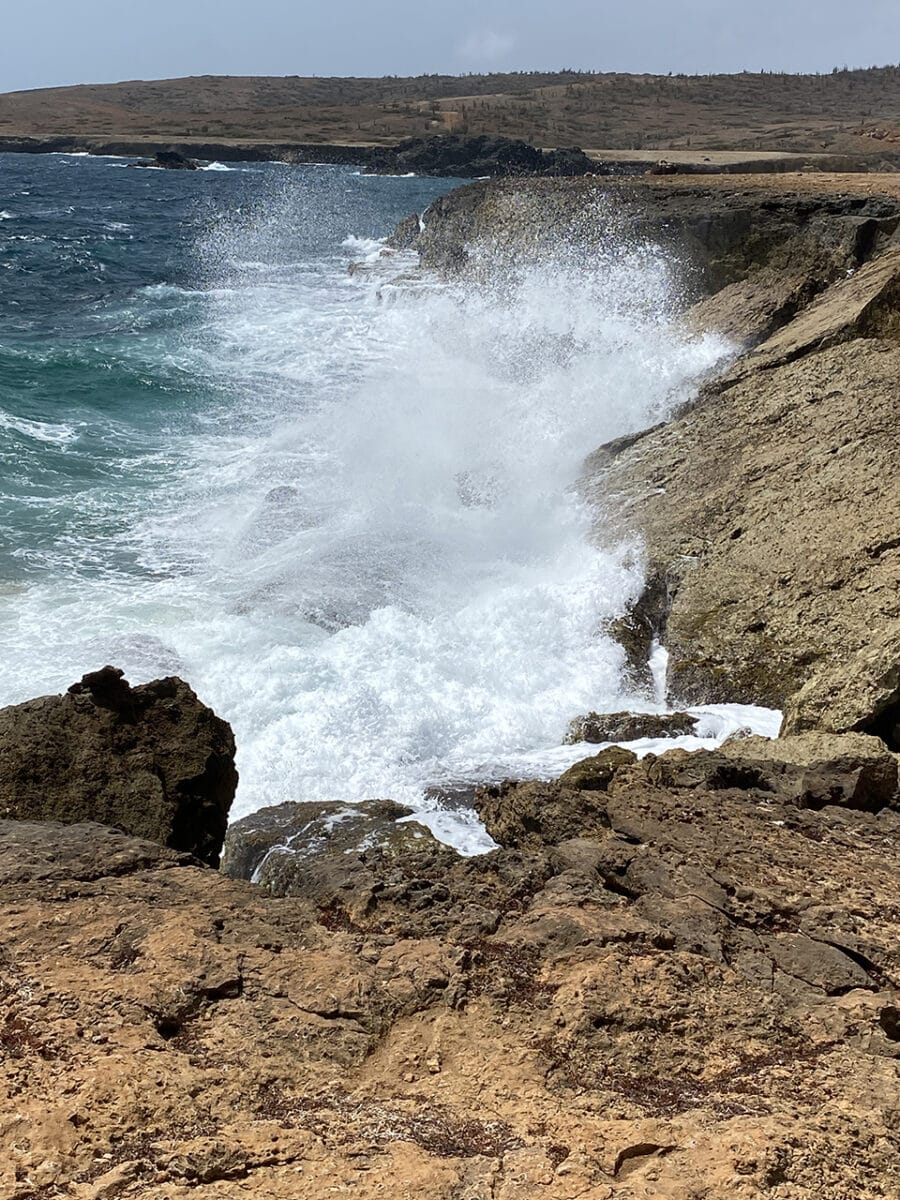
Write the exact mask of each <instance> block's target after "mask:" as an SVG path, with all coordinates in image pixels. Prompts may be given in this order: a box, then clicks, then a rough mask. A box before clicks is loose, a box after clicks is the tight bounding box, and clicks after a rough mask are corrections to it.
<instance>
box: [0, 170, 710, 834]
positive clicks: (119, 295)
mask: <svg viewBox="0 0 900 1200" xmlns="http://www.w3.org/2000/svg"><path fill="white" fill-rule="evenodd" d="M450 186H452V181H446V180H423V179H415V178H380V177H374V178H366V177H362V176H359V175H358V174H356V173H354V172H353V171H351V170H349V169H344V168H325V167H319V168H316V167H291V168H289V167H285V166H280V165H276V164H252V165H251V164H247V165H246V166H241V165H239V164H238V165H235V166H234V168H233V169H226V168H221V169H213V170H206V171H202V172H189V173H184V172H163V171H144V170H137V169H132V168H130V167H128V166H127V164H126V163H124V162H123V161H121V160H116V159H91V158H86V157H74V156H48V157H44V156H42V157H26V156H8V155H7V156H0V703H12V702H16V701H19V700H22V699H25V698H27V697H30V696H34V695H38V694H41V693H44V692H51V691H59V690H62V689H64V688H65V687H66V686H68V685H69V684H70V683H71V682H73V681H74V680H75V679H77V678H79V677H80V676H81V675H82V674H83V673H84V672H85V671H88V670H94V669H96V668H97V667H99V666H101V665H103V664H104V663H113V664H115V665H117V666H121V667H122V668H123V669H124V670H125V671H126V673H127V675H128V677H129V678H130V679H131V680H132V681H133V682H139V681H141V680H146V679H150V678H154V677H157V676H159V675H165V674H179V675H181V676H183V677H184V678H186V679H187V680H188V681H189V682H190V683H191V684H192V686H193V687H194V688H195V689H196V691H197V692H198V694H199V695H200V696H201V697H202V698H203V699H204V700H206V701H207V702H208V703H210V704H212V705H213V706H214V707H215V708H216V710H217V711H218V712H219V713H221V715H223V716H224V717H226V718H227V719H228V720H230V721H231V723H232V724H233V726H234V729H235V733H236V736H237V742H238V748H239V757H238V766H239V770H240V773H241V783H240V787H239V791H238V798H237V802H236V807H235V811H236V813H238V814H241V813H244V812H249V811H252V810H253V809H255V808H258V807H259V806H260V805H263V804H269V803H281V802H283V801H286V800H304V799H329V800H348V801H353V800H360V799H364V798H366V797H369V796H392V797H394V798H395V799H398V800H403V801H407V802H409V803H411V804H413V805H414V806H416V807H417V808H419V809H420V810H423V811H425V812H426V814H427V819H428V820H429V821H430V823H431V824H432V826H433V827H434V828H435V829H436V830H437V831H438V832H441V833H442V834H443V835H445V836H448V837H452V839H453V840H454V841H455V842H456V843H457V844H459V845H462V846H466V847H468V848H470V849H472V848H476V849H477V848H478V847H479V846H481V845H484V839H483V836H482V835H481V834H480V833H479V831H478V827H477V826H476V825H475V824H474V823H471V822H469V823H468V824H467V822H468V818H467V817H465V816H464V815H463V816H459V815H452V814H447V813H444V812H443V811H442V810H440V808H439V805H436V802H435V801H433V800H429V799H428V791H427V789H429V787H430V785H434V784H446V783H448V782H452V781H455V780H472V779H482V778H487V777H496V776H497V775H503V774H534V773H542V772H546V771H547V770H552V769H554V768H555V767H559V768H562V767H564V766H565V757H566V756H568V757H569V759H571V758H573V757H577V756H578V753H579V751H578V750H577V748H576V749H575V750H574V751H573V750H572V748H565V749H561V747H560V743H561V741H562V736H563V733H564V731H565V728H566V725H567V722H568V721H569V719H570V718H571V717H573V716H575V715H577V714H578V713H580V712H584V711H587V710H589V709H592V708H593V709H603V708H606V709H608V710H609V709H618V708H622V707H624V706H626V705H634V704H638V705H642V706H644V707H646V706H647V704H648V703H650V702H651V701H649V700H648V698H647V697H634V696H629V695H628V694H627V689H625V687H624V685H623V682H622V670H621V667H622V654H621V650H620V649H619V648H618V647H617V646H616V645H615V644H614V643H613V642H612V641H611V640H610V639H609V638H608V637H607V636H606V635H605V633H604V628H605V623H606V622H607V621H608V619H609V618H611V617H613V616H615V615H617V614H618V613H620V612H622V611H623V609H624V606H625V605H626V604H627V602H628V601H629V599H630V598H633V597H634V595H636V593H637V592H638V591H639V589H640V586H641V581H642V574H643V564H642V557H641V551H640V547H639V546H637V545H632V544H619V543H616V542H615V541H614V540H613V541H610V542H609V543H608V544H602V545H600V546H598V545H596V544H594V543H593V542H592V541H591V540H590V538H589V537H588V533H589V527H590V520H591V514H589V513H587V512H585V510H584V509H583V507H582V506H581V504H580V502H579V501H578V498H577V495H576V493H575V490H574V488H573V484H574V482H575V480H576V479H577V476H578V473H579V471H580V468H581V463H582V460H583V458H584V456H585V454H586V453H588V452H589V451H590V450H592V449H593V448H594V447H595V446H597V445H599V444H600V443H602V442H604V441H606V440H609V439H610V438H613V437H617V436H620V435H622V434H626V433H630V432H633V431H634V430H636V429H639V428H641V427H642V426H645V425H647V424H650V423H653V422H655V421H658V420H660V419H663V418H664V417H665V415H666V414H667V412H668V411H669V410H670V408H671V406H672V405H673V404H675V403H677V402H678V401H679V399H682V398H684V397H685V396H686V395H687V394H689V393H690V391H691V389H692V388H693V387H694V386H695V381H696V379H697V378H698V377H699V375H700V374H701V373H702V372H703V371H705V370H707V369H708V368H709V367H710V366H711V365H712V364H713V363H715V362H716V361H717V359H718V357H719V356H720V355H721V354H722V353H723V350H724V349H725V348H724V347H723V345H722V344H721V343H720V342H718V341H717V340H716V339H714V338H691V337H688V336H687V335H686V334H685V333H683V332H681V331H679V329H678V327H677V325H676V324H675V323H674V315H675V313H676V311H677V299H678V292H679V289H678V280H677V273H676V272H675V271H674V270H673V268H672V266H671V264H669V263H668V262H666V260H665V258H664V257H663V255H662V254H661V252H660V251H659V250H657V249H656V248H655V247H653V246H631V245H621V244H618V243H617V242H616V241H615V240H614V239H612V238H610V240H609V242H608V244H607V245H606V246H605V247H604V248H603V249H602V250H601V251H599V252H598V253H596V254H595V255H594V256H585V255H584V254H583V253H580V252H579V253H575V254H572V253H569V252H568V248H567V247H564V246H562V247H560V251H559V254H558V256H556V257H555V258H553V260H552V261H550V260H547V259H544V260H543V261H541V262H540V263H531V262H527V261H523V262H521V263H519V264H517V265H516V266H515V267H514V269H512V270H509V269H508V268H507V267H505V266H504V267H502V268H501V267H500V265H499V264H492V259H491V251H490V247H489V246H481V247H473V251H474V252H476V253H480V254H482V255H484V256H485V257H486V266H487V270H486V272H485V276H484V279H483V280H482V282H481V283H479V284H478V285H477V286H466V285H463V284H461V283H456V284H448V283H446V282H441V281H439V280H437V279H434V278H430V277H427V276H422V275H411V274H410V270H411V268H412V267H413V266H414V265H415V264H414V256H410V255H406V256H404V255H399V256H390V255H388V256H385V255H384V254H383V253H382V250H383V247H382V245H381V244H380V242H379V241H378V239H379V238H382V237H383V236H384V235H386V234H387V233H388V232H389V231H390V229H391V228H392V227H393V225H394V224H395V223H396V221H397V220H398V219H400V218H401V217H403V216H405V215H406V214H407V213H409V212H411V211H414V210H415V211H419V212H421V211H423V210H424V209H426V208H427V205H428V204H429V202H430V201H431V200H432V199H433V198H434V197H436V196H437V195H439V194H441V193H442V192H445V191H446V190H447V189H448V188H449V187H450ZM608 216H609V214H608V213H607V212H604V211H603V208H602V205H601V206H600V208H599V209H598V211H597V213H596V218H597V220H598V221H600V222H602V223H604V227H606V225H609V227H610V228H613V227H614V224H615V223H614V222H610V221H609V220H608ZM426 219H427V218H426ZM356 261H363V262H364V263H365V264H366V267H365V269H364V270H362V271H357V272H354V273H352V274H351V273H350V272H349V271H348V266H349V264H350V263H351V262H356Z"/></svg>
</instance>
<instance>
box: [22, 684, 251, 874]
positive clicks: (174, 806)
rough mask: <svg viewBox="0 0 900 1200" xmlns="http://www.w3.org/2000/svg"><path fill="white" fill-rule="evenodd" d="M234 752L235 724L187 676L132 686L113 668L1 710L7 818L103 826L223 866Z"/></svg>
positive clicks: (233, 782)
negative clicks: (61, 692) (218, 712)
mask: <svg viewBox="0 0 900 1200" xmlns="http://www.w3.org/2000/svg"><path fill="white" fill-rule="evenodd" d="M234 753H235V745H234V736H233V734H232V732H231V727H230V726H229V725H228V723H227V722H226V721H223V720H222V719H221V718H220V717H217V716H216V714H215V713H214V712H213V711H212V709H210V708H207V706H206V705H205V704H203V703H202V702H201V701H200V700H198V699H197V697H196V695H195V694H194V692H193V691H192V690H191V688H190V687H189V686H188V685H187V684H186V683H185V682H184V681H183V680H181V679H177V678H169V679H158V680H156V681H155V682H153V683H146V684H142V685H140V686H138V687H135V688H132V687H131V686H130V684H129V683H128V682H127V680H125V679H124V678H123V674H122V672H121V671H120V670H118V669H117V668H114V667H104V668H103V669H102V670H100V671H93V672H91V673H90V674H87V675H85V676H84V678H83V679H82V680H81V681H80V682H79V683H76V684H74V685H73V686H72V687H71V688H70V689H69V691H68V693H67V694H66V695H64V696H42V697H40V698H39V699H37V700H29V701H27V702H26V703H24V704H17V705H14V706H12V707H10V708H4V709H0V817H6V818H10V817H11V818H18V819H20V820H30V821H62V822H67V823H69V822H71V823H76V822H80V821H100V822H103V823H104V824H107V825H115V826H117V827H118V828H120V829H123V830H124V831H125V832H127V833H131V834H134V835H135V836H137V837H142V838H148V839H151V840H153V841H156V842H159V843H160V844H161V845H165V846H170V847H172V848H173V849H175V850H183V851H186V852H188V853H190V854H193V855H195V856H196V857H197V858H199V859H200V860H201V861H203V862H208V863H210V864H211V865H213V866H215V865H217V864H218V861H219V852H220V851H221V848H222V841H223V839H224V837H225V828H226V825H227V822H228V812H229V809H230V808H231V802H232V800H233V799H234V793H235V788H236V786H237V771H236V770H235V766H234Z"/></svg>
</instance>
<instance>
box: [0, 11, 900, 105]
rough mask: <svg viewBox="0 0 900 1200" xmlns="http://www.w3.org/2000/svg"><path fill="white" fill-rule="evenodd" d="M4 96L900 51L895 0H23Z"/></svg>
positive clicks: (8, 50)
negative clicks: (73, 88) (64, 89)
mask: <svg viewBox="0 0 900 1200" xmlns="http://www.w3.org/2000/svg"><path fill="white" fill-rule="evenodd" d="M3 7H4V10H5V11H4V13H3V19H2V25H3V30H2V40H0V91H11V90H14V89H17V88H30V87H44V86H51V85H55V84H68V83H96V82H109V81H112V80H117V79H155V78H162V77H169V76H179V75H201V74H227V75H418V74H422V73H425V72H433V71H437V72H447V73H458V72H462V71H491V70H502V71H506V70H519V69H523V70H527V69H532V68H539V69H544V70H555V69H558V68H560V67H582V68H589V69H593V70H600V71H651V72H663V73H664V72H666V71H675V72H678V71H684V72H691V73H694V72H707V71H740V70H744V69H746V70H754V71H755V70H759V69H760V68H763V67H764V68H766V69H773V70H787V71H817V70H818V71H828V70H830V69H831V67H833V66H842V65H844V64H845V63H846V64H848V65H850V66H870V65H872V64H878V65H883V64H885V63H895V62H900V0H855V3H853V4H850V5H848V4H847V3H846V2H845V0H755V2H754V3H737V2H736V0H625V2H623V0H452V2H451V3H433V4H429V3H428V0H380V2H377V0H376V2H373V0H152V2H150V3H148V2H146V0H26V3H24V4H21V3H14V2H13V0H7V3H6V4H4V6H3Z"/></svg>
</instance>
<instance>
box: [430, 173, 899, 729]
mask: <svg viewBox="0 0 900 1200" xmlns="http://www.w3.org/2000/svg"><path fill="white" fill-rule="evenodd" d="M817 186H819V187H821V184H819V185H817V183H816V181H815V180H814V179H813V178H808V179H804V180H798V181H795V182H794V187H793V190H791V188H790V187H783V188H781V189H780V190H773V189H772V188H771V187H769V188H761V187H759V186H756V187H752V188H751V187H748V186H747V185H746V184H741V183H736V184H735V183H732V184H728V185H725V186H723V185H722V184H721V183H720V184H719V185H718V186H715V187H711V186H709V185H701V184H697V185H695V186H685V185H684V184H680V183H677V181H676V182H675V183H674V184H672V183H671V182H670V181H667V182H666V183H663V182H645V183H643V184H634V183H631V184H628V185H625V186H623V185H622V184H621V183H619V184H614V183H612V182H610V181H601V180H578V181H559V180H539V181H530V182H528V183H522V182H518V183H507V184H496V183H493V184H479V185H475V186H474V187H470V188H467V189H463V190H460V191H458V192H455V193H451V194H450V195H449V196H447V197H445V198H443V199H442V200H439V201H437V202H436V203H435V204H434V205H433V206H432V208H431V209H430V210H429V213H428V215H427V220H426V222H425V229H424V231H423V233H422V234H421V236H420V238H419V239H418V242H417V247H418V249H419V250H420V253H421V256H422V259H423V261H424V262H425V263H426V264H427V265H429V266H432V267H435V268H438V269H441V270H466V271H471V272H478V271H485V270H488V271H489V270H492V269H495V264H496V262H497V261H498V258H499V260H500V261H502V262H504V263H505V264H506V265H509V264H512V265H513V267H514V264H515V262H516V261H521V259H522V256H523V255H539V254H544V253H555V252H557V251H558V248H559V246H560V245H561V244H562V245H564V246H566V247H567V248H568V252H569V253H571V252H572V248H573V247H575V248H576V249H577V251H578V252H579V253H582V254H589V253H590V252H591V250H592V248H596V246H597V245H599V244H601V243H603V242H604V241H609V240H611V239H616V240H618V241H626V242H627V241H629V240H631V241H651V242H653V243H656V244H659V245H662V246H663V247H664V248H665V249H666V250H667V252H668V253H669V255H670V256H671V258H672V260H673V261H674V262H675V263H677V264H678V269H679V272H680V276H681V278H682V280H683V284H684V296H683V308H684V309H685V320H686V321H687V322H688V323H689V325H690V327H692V328H694V329H697V328H705V329H718V330H720V331H721V332H723V333H725V334H726V335H727V336H729V337H730V338H731V339H733V341H734V343H735V348H736V349H738V348H740V347H743V348H744V349H745V350H746V349H747V348H752V352H751V353H745V354H744V355H743V356H742V357H740V358H738V359H737V361H734V362H733V364H732V365H731V367H730V368H728V369H726V370H725V371H724V372H723V373H722V374H721V375H720V377H719V378H717V379H714V380H711V381H709V382H708V383H707V384H706V386H704V387H703V388H702V390H701V392H700V394H699V396H698V397H697V399H696V400H695V401H694V402H693V403H692V404H691V405H689V406H688V408H687V409H686V410H684V411H682V412H681V413H679V414H677V415H676V417H675V419H674V420H672V421H670V422H669V423H667V424H666V425H664V426H660V427H658V428H656V429H652V430H650V431H648V432H646V433H645V434H643V435H641V436H638V437H635V438H631V439H628V440H627V441H624V442H621V443H615V444H612V445H610V446H606V447H602V448H600V449H599V450H597V451H596V452H595V453H593V454H591V455H590V456H589V457H588V459H587V462H586V469H585V476H584V479H583V481H582V483H583V489H584V492H585V494H586V495H587V496H589V497H590V498H591V500H592V502H593V503H594V504H595V506H596V508H597V511H598V523H597V536H598V537H607V536H609V533H610V531H611V530H612V531H613V532H621V531H622V530H629V531H632V532H636V533H638V534H639V535H640V536H641V537H642V538H643V540H644V542H645V545H646V547H647V551H648V555H649V559H650V564H651V565H650V584H651V587H650V590H649V591H648V595H647V597H646V598H645V601H644V602H643V606H642V611H643V615H644V617H645V619H646V620H647V621H648V622H649V624H650V625H651V626H652V628H653V631H654V632H656V633H658V634H660V635H661V636H663V638H664V641H665V642H666V644H667V646H668V649H669V651H670V654H671V659H670V666H669V674H668V690H669V694H670V698H671V699H672V700H673V701H674V702H676V703H681V704H686V703H698V702H704V701H724V700H732V701H746V702H750V703H761V704H765V705H769V706H772V707H776V708H782V707H783V708H785V709H786V714H787V715H786V729H788V730H801V729H812V728H823V729H833V730H864V731H865V730H868V731H871V732H875V733H878V734H879V735H880V736H882V737H884V738H885V739H886V740H887V741H888V742H889V743H890V744H891V745H892V746H894V747H895V748H900V728H898V726H900V599H898V597H900V538H898V530H900V488H898V485H897V479H896V467H895V463H896V459H897V454H898V445H900V442H898V435H897V416H896V402H897V389H898V381H900V240H898V239H900V235H898V232H897V231H898V227H900V193H898V191H897V189H896V187H895V188H894V191H893V194H888V193H885V194H879V193H878V191H877V189H876V188H874V187H873V185H872V184H871V182H869V183H866V184H865V185H860V184H859V183H858V182H857V183H854V182H853V181H849V182H848V181H847V180H846V179H845V180H844V181H843V183H842V186H835V185H834V183H832V184H831V187H830V190H828V191H817V190H816V188H817Z"/></svg>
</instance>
